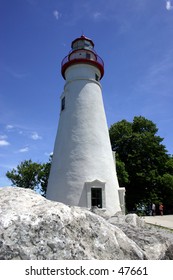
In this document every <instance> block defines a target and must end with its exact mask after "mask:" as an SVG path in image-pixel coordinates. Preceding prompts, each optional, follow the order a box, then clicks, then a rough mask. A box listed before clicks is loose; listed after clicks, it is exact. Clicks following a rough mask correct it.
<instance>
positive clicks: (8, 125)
mask: <svg viewBox="0 0 173 280" xmlns="http://www.w3.org/2000/svg"><path fill="white" fill-rule="evenodd" d="M13 128H14V126H13V125H11V124H7V125H6V129H7V130H10V129H13Z"/></svg>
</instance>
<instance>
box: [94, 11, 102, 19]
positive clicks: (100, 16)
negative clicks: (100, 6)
mask: <svg viewBox="0 0 173 280" xmlns="http://www.w3.org/2000/svg"><path fill="white" fill-rule="evenodd" d="M93 18H94V19H95V20H98V19H101V18H102V14H101V13H100V12H94V13H93Z"/></svg>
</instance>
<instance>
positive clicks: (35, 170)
mask: <svg viewBox="0 0 173 280" xmlns="http://www.w3.org/2000/svg"><path fill="white" fill-rule="evenodd" d="M40 170H41V165H40V164H39V163H35V162H32V160H31V159H30V160H25V161H23V162H21V164H20V165H18V166H17V168H16V169H12V171H7V173H6V176H7V177H8V179H10V180H11V181H12V184H13V185H15V186H17V187H20V188H30V189H34V188H35V187H36V186H37V185H38V184H39V180H38V174H39V172H40Z"/></svg>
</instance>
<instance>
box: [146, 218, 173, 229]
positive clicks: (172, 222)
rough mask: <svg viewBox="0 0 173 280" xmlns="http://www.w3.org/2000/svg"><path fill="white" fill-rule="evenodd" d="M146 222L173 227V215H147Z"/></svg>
mask: <svg viewBox="0 0 173 280" xmlns="http://www.w3.org/2000/svg"><path fill="white" fill-rule="evenodd" d="M144 219H145V222H146V223H149V224H154V225H158V226H162V227H167V228H170V229H173V215H163V216H145V217H144Z"/></svg>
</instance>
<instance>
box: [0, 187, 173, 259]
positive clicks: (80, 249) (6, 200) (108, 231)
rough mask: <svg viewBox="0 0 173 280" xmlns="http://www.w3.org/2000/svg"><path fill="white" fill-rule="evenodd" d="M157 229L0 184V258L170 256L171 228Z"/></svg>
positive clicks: (131, 219)
mask: <svg viewBox="0 0 173 280" xmlns="http://www.w3.org/2000/svg"><path fill="white" fill-rule="evenodd" d="M99 213H100V212H99ZM153 230H154V229H151V228H149V227H147V226H146V225H145V224H144V222H143V221H142V220H141V219H140V218H139V217H137V216H136V215H132V216H129V215H127V216H122V215H120V214H117V215H115V216H114V217H111V218H110V217H108V216H107V215H106V214H104V217H100V216H99V215H98V213H97V214H96V213H92V212H90V211H89V210H87V209H84V208H80V207H69V206H67V205H64V204H62V203H58V202H53V201H49V200H47V199H45V198H43V197H42V196H40V195H39V194H36V193H35V192H33V191H31V190H28V189H21V188H14V187H8V188H0V259H1V260H10V259H11V260H14V259H25V260H26V259H32V260H39V259H41V260H44V259H47V260H48V259H51V260H54V259H61V260H63V259H67V260H72V259H73V260H76V259H83V260H87V259H107V260H110V259H114V260H128V259H139V260H142V259H172V257H173V256H172V253H171V246H173V240H172V239H171V237H172V236H171V233H170V236H169V238H168V236H166V238H165V237H163V236H161V234H160V233H157V235H156V233H155V235H154V236H153V235H152V232H153ZM171 240H172V241H171ZM156 250H157V251H158V254H157V256H156V254H155V253H154V252H155V251H156ZM161 252H162V253H161Z"/></svg>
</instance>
